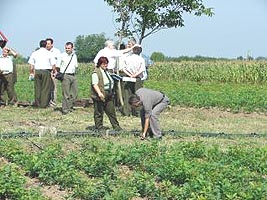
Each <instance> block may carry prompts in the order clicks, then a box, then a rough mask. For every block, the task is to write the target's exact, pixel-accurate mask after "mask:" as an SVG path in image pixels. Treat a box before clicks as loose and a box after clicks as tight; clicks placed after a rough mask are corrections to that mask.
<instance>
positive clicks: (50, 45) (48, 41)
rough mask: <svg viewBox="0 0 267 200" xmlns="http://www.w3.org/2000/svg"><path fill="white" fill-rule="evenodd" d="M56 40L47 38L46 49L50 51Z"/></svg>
mask: <svg viewBox="0 0 267 200" xmlns="http://www.w3.org/2000/svg"><path fill="white" fill-rule="evenodd" d="M53 44H54V40H53V39H52V38H46V49H48V50H50V49H52V48H53Z"/></svg>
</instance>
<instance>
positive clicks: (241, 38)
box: [0, 0, 267, 58]
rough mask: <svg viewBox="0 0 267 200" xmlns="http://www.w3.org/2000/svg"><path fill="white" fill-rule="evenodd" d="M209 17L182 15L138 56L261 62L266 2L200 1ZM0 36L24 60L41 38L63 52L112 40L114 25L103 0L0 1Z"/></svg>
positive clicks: (266, 52)
mask: <svg viewBox="0 0 267 200" xmlns="http://www.w3.org/2000/svg"><path fill="white" fill-rule="evenodd" d="M203 3H204V5H206V7H212V8H214V13H215V15H214V16H212V17H207V16H203V17H195V16H185V17H184V20H185V26H184V27H179V28H171V29H167V30H166V29H165V30H161V31H159V32H157V33H155V34H152V35H151V36H149V37H148V38H145V39H144V41H143V42H142V47H143V52H144V54H146V55H148V56H150V55H151V54H152V53H153V52H161V53H163V54H164V55H165V56H168V57H179V56H190V57H194V56H196V55H200V56H208V57H217V58H219V57H223V58H237V57H239V56H243V57H246V56H248V55H249V56H252V57H254V58H256V57H260V56H263V57H267V23H266V20H267V0H203ZM0 9H1V11H0V31H2V32H3V33H4V34H5V36H6V37H7V38H8V40H9V41H8V44H7V46H9V47H12V48H14V49H15V50H16V51H17V52H18V53H19V54H21V55H22V56H24V57H28V56H30V54H31V52H32V51H33V50H34V49H36V48H37V47H38V45H39V41H40V40H41V39H45V38H48V37H51V38H53V39H54V46H55V47H57V48H58V49H60V50H61V51H62V50H64V44H65V43H66V42H67V41H73V42H74V41H75V39H76V37H77V36H79V35H91V34H100V33H104V34H105V36H106V37H107V38H110V39H113V40H115V41H116V40H117V39H118V38H116V37H115V36H114V33H115V32H116V31H117V30H118V25H116V23H115V21H114V18H115V16H114V13H113V12H112V8H111V7H109V6H108V5H107V4H106V3H105V2H104V0H75V1H66V0H45V1H37V0H1V3H0Z"/></svg>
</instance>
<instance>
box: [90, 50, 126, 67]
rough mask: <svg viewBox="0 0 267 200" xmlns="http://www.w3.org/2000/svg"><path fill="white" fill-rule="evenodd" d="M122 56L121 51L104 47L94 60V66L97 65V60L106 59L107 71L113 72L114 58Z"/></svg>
mask: <svg viewBox="0 0 267 200" xmlns="http://www.w3.org/2000/svg"><path fill="white" fill-rule="evenodd" d="M122 55H123V52H122V51H121V50H117V49H110V48H108V47H105V48H104V49H101V50H100V51H99V52H98V53H97V55H96V57H95V59H94V63H95V65H96V64H97V61H98V59H99V58H100V57H101V56H104V57H107V58H108V61H109V62H108V67H107V69H111V70H115V69H116V58H118V57H120V56H122Z"/></svg>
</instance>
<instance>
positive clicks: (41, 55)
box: [28, 47, 56, 70]
mask: <svg viewBox="0 0 267 200" xmlns="http://www.w3.org/2000/svg"><path fill="white" fill-rule="evenodd" d="M28 63H29V64H31V65H33V66H34V68H35V69H37V70H38V69H52V65H55V64H56V60H55V58H54V57H53V55H52V53H51V52H50V51H48V50H47V49H46V48H43V47H41V48H40V49H38V50H36V51H34V52H33V53H32V55H31V56H30V59H29V61H28Z"/></svg>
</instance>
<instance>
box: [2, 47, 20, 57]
mask: <svg viewBox="0 0 267 200" xmlns="http://www.w3.org/2000/svg"><path fill="white" fill-rule="evenodd" d="M5 48H6V49H7V50H8V53H9V54H10V55H12V56H13V57H14V58H16V57H17V55H18V54H17V52H16V51H15V50H14V49H12V48H10V47H5Z"/></svg>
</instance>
